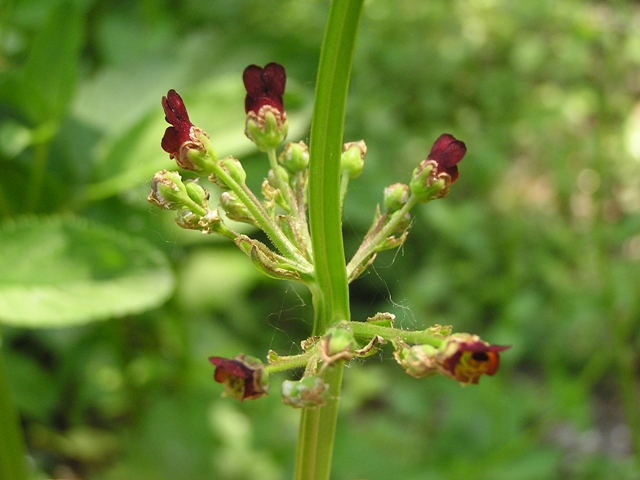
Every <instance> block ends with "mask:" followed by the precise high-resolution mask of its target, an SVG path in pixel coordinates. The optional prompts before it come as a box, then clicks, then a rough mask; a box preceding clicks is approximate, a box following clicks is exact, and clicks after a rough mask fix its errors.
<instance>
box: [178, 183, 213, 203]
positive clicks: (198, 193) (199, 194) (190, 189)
mask: <svg viewBox="0 0 640 480" xmlns="http://www.w3.org/2000/svg"><path fill="white" fill-rule="evenodd" d="M184 187H185V189H186V191H187V195H189V198H190V199H191V200H193V201H194V202H196V203H197V204H198V205H201V206H202V207H203V208H204V209H205V210H208V206H209V205H208V203H207V202H208V201H209V192H208V191H207V190H205V189H204V188H202V187H201V186H200V184H199V183H198V180H197V179H195V180H187V181H186V182H184Z"/></svg>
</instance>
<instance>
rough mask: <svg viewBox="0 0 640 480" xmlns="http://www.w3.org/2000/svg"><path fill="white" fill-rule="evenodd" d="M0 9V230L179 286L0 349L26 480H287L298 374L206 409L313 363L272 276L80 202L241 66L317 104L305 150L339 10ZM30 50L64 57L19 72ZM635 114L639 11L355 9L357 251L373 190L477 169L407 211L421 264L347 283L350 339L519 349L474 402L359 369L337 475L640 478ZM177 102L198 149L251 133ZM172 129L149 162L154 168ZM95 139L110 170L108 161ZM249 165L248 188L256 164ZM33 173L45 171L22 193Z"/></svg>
mask: <svg viewBox="0 0 640 480" xmlns="http://www.w3.org/2000/svg"><path fill="white" fill-rule="evenodd" d="M0 8H1V10H0V42H1V44H0V49H1V50H0V133H2V134H1V135H0V147H1V148H0V150H1V152H0V171H1V172H2V174H1V175H0V177H1V178H0V189H1V192H2V195H1V197H0V200H2V202H0V207H1V208H2V210H1V212H2V214H3V216H5V217H19V216H21V215H24V214H28V213H36V214H39V215H49V214H56V213H73V214H76V215H78V216H80V217H85V218H88V219H90V220H92V221H96V222H98V223H102V224H105V225H108V226H112V227H115V228H116V229H118V230H121V231H123V232H125V233H127V234H130V235H134V236H137V237H143V238H146V239H147V240H148V241H149V242H151V243H153V244H154V245H155V246H156V247H157V248H159V249H161V250H162V251H164V252H165V254H166V255H167V256H168V258H169V259H170V260H171V262H172V264H173V266H174V269H175V273H176V275H177V288H176V292H175V295H174V296H173V297H172V298H171V299H170V300H169V301H168V302H167V303H166V304H165V305H164V306H162V307H161V308H158V309H156V310H153V311H148V312H146V313H144V314H142V315H137V316H129V317H126V318H119V319H111V320H107V321H105V322H99V323H93V324H89V325H86V326H82V327H74V328H65V329H50V330H49V329H42V330H27V329H21V328H16V327H5V328H4V329H3V342H4V346H5V348H4V351H5V356H6V362H7V364H8V368H9V369H10V373H11V378H12V381H13V386H14V392H15V396H16V399H17V402H18V405H19V408H20V410H21V412H22V418H23V425H24V427H25V432H26V437H27V440H28V443H29V447H30V451H31V455H32V459H33V464H34V465H35V466H36V468H37V470H38V472H39V474H38V477H37V478H49V477H54V478H65V479H66V478H69V479H70V478H76V477H73V476H72V473H71V472H75V475H77V476H78V477H79V478H83V479H90V480H94V479H97V480H102V479H104V480H128V479H131V480H133V479H135V480H147V479H149V480H151V479H154V480H164V479H167V480H174V479H175V480H177V479H190V480H197V479H220V480H241V479H263V480H277V479H285V478H289V477H290V476H291V472H292V463H293V453H294V448H295V441H296V435H297V421H298V415H299V412H298V411H295V410H292V409H289V408H288V407H285V406H283V405H282V404H281V403H280V401H279V398H278V397H279V382H280V381H281V380H282V379H284V378H286V377H285V376H284V375H280V376H279V379H275V380H274V381H273V385H272V394H271V395H270V396H269V397H268V398H266V399H262V400H260V401H257V402H246V403H243V404H239V403H236V402H234V401H232V400H229V399H221V398H219V394H220V392H221V387H220V385H218V384H215V383H214V381H213V379H212V373H213V368H212V366H211V365H210V364H209V363H208V362H207V356H209V355H214V354H215V355H220V356H233V355H235V354H236V353H238V352H240V351H242V352H245V353H247V354H251V355H255V356H258V357H264V356H265V355H266V353H267V351H268V349H270V348H272V349H275V350H277V351H278V352H279V353H281V354H289V353H296V352H298V351H299V342H300V341H301V340H302V339H303V338H305V336H306V335H308V333H309V329H310V325H311V317H312V312H311V308H310V300H309V297H308V295H307V293H306V292H305V291H304V290H303V289H302V288H299V287H297V286H293V285H287V284H284V283H277V282H273V281H269V280H266V279H263V278H261V277H260V276H259V274H258V273H257V272H256V271H254V269H253V267H252V266H251V265H250V262H249V261H248V259H246V258H245V257H244V256H243V255H242V254H240V253H239V252H238V251H237V250H236V249H235V248H234V247H233V246H232V245H230V243H229V242H227V241H219V240H217V239H212V238H207V237H203V236H201V235H199V234H198V233H196V232H186V233H185V234H183V233H182V232H178V231H177V227H175V226H173V225H172V223H171V222H172V220H171V214H170V213H164V212H159V211H157V210H155V209H153V208H152V207H151V206H150V205H148V204H147V202H146V194H147V188H148V184H147V185H144V186H140V185H137V184H134V185H132V184H130V183H127V182H123V183H122V184H117V185H116V187H115V189H114V191H113V192H111V193H112V194H105V195H96V196H94V197H90V196H89V197H88V196H86V195H85V194H84V192H86V190H85V189H86V187H87V186H88V185H91V184H96V183H99V182H100V181H102V180H105V179H108V178H112V177H115V176H116V175H117V174H118V173H120V172H123V171H126V170H127V169H128V168H131V166H132V165H131V163H127V162H134V163H135V161H136V160H135V159H132V158H131V156H130V155H129V154H130V152H131V151H132V149H134V148H135V147H136V146H139V145H141V144H142V143H141V142H140V141H139V132H140V130H139V129H142V128H143V127H144V126H146V125H148V124H149V122H151V121H158V119H160V120H161V119H162V117H163V114H162V110H161V107H160V98H161V96H162V95H165V94H166V92H167V90H168V89H170V88H175V89H177V90H178V91H179V92H180V93H182V94H184V96H185V98H186V99H187V100H188V98H189V96H192V97H193V98H197V95H198V94H199V92H202V91H203V90H207V88H209V87H208V85H210V84H211V82H214V83H215V81H216V80H217V79H221V78H226V77H227V76H229V75H231V78H233V79H236V81H237V82H238V85H240V82H241V73H242V70H243V69H244V67H245V66H246V65H248V64H251V63H256V64H259V65H264V64H266V63H268V62H270V61H277V62H279V63H281V64H283V65H284V66H285V67H286V69H287V74H288V78H289V84H290V85H291V93H290V94H289V96H288V97H286V98H285V102H286V105H289V106H292V107H293V106H296V105H299V106H302V108H301V110H300V111H301V112H302V113H303V115H300V116H298V118H297V120H296V121H297V122H298V124H297V129H298V132H306V131H308V123H306V124H305V122H308V118H309V117H308V108H307V107H308V106H309V104H310V102H311V97H312V94H313V86H314V79H315V73H316V66H317V61H318V57H319V46H320V43H321V39H322V33H323V28H324V22H325V20H326V14H327V9H328V3H327V2H324V1H309V0H289V1H210V0H185V1H168V0H166V1H163V0H142V1H137V2H124V1H115V0H110V1H92V0H77V1H75V2H70V1H67V2H63V1H45V0H21V1H8V0H4V2H3V3H2V4H1V6H0ZM55 15H58V17H59V18H58V19H57V20H55V21H52V18H54V19H55V18H56V17H55ZM47 28H48V29H49V31H48V33H47V35H43V34H42V32H43V29H47ZM69 32H72V33H71V34H70V33H69ZM43 38H44V40H43ZM38 41H40V42H45V45H47V48H49V47H50V48H51V50H50V51H49V52H48V51H47V49H46V48H41V49H40V51H42V52H44V53H43V55H44V58H46V61H43V62H40V63H38V64H37V65H40V67H39V68H36V67H29V61H28V59H29V58H30V57H29V54H30V51H31V50H32V49H33V48H34V45H35V44H36V43H37V42H38ZM65 42H67V43H68V45H67V44H66V43H65ZM65 45H66V46H65ZM47 52H48V53H47ZM43 65H44V67H43ZM639 95H640V5H639V4H638V3H637V2H632V1H626V2H625V1H618V2H614V1H611V2H605V1H579V0H528V1H517V2H514V1H507V0H456V1H445V0H429V1H427V0H404V1H401V0H398V1H385V0H371V1H368V2H366V5H365V10H364V16H363V18H362V23H361V31H360V34H359V38H358V43H357V47H356V51H355V60H354V67H353V74H352V84H351V93H350V97H349V102H348V105H347V117H346V132H345V140H346V141H351V140H359V139H364V140H365V141H366V143H367V146H368V154H367V158H366V166H365V171H364V173H363V175H362V176H361V177H360V178H359V179H357V180H354V181H352V183H351V186H350V191H349V194H348V197H347V205H346V209H345V221H344V231H345V243H346V248H347V255H348V256H349V255H350V254H352V253H353V252H354V251H355V249H356V248H357V245H358V243H359V239H361V238H362V236H363V234H364V232H366V229H367V228H368V225H369V222H370V221H371V218H372V216H373V212H374V208H375V204H376V203H377V202H379V201H380V200H381V196H382V189H383V188H384V187H385V186H387V185H390V184H392V183H395V182H408V180H409V176H410V173H411V170H412V169H413V168H414V167H415V166H416V165H417V163H418V162H419V161H420V160H422V159H423V158H424V157H425V156H426V154H427V153H428V151H429V149H430V147H431V144H432V143H433V141H434V140H435V139H436V138H437V136H438V135H439V134H440V133H443V132H449V133H452V134H454V135H455V136H456V137H458V138H460V139H462V140H463V141H465V142H466V144H467V146H468V153H467V156H466V157H465V159H464V160H463V161H462V163H461V164H460V172H461V173H460V179H459V180H458V181H457V182H456V183H455V185H454V186H453V188H452V191H451V194H450V196H449V197H448V198H447V199H445V200H441V201H437V202H434V203H432V204H430V205H427V206H420V207H418V208H417V209H416V211H415V212H414V223H413V227H412V230H411V233H410V235H409V239H408V241H407V243H406V244H405V245H404V246H403V247H402V248H401V249H400V250H399V251H392V252H385V253H384V254H381V255H380V256H379V258H378V260H377V262H376V263H375V266H374V268H373V269H371V270H370V272H369V273H368V274H367V275H366V276H364V277H363V278H361V279H359V280H357V281H356V282H354V283H353V285H352V286H351V298H352V304H353V310H352V311H353V318H354V319H360V320H364V319H365V318H367V317H368V316H372V315H374V314H375V313H376V312H378V311H390V312H392V313H394V314H395V315H396V316H397V322H398V325H400V326H403V327H405V328H423V327H426V326H428V325H431V324H435V323H440V324H451V325H453V327H454V330H455V331H468V332H471V333H478V334H480V335H481V336H482V337H483V338H484V339H485V340H487V341H490V342H491V343H495V344H510V345H512V346H513V347H512V349H511V350H509V351H507V352H505V353H504V354H503V355H502V358H501V360H502V364H501V368H500V371H499V373H498V374H497V375H496V376H495V377H492V378H483V379H482V381H481V383H480V385H478V386H475V387H467V388H462V387H460V386H459V385H458V384H457V383H455V382H453V381H451V380H449V379H445V378H436V379H427V380H416V379H413V378H410V377H408V376H406V375H405V374H404V373H403V372H402V370H401V369H400V368H399V367H398V366H397V365H395V362H394V361H393V359H392V355H391V352H390V351H384V353H382V354H380V355H378V356H376V357H373V358H372V359H369V360H368V361H367V362H366V363H363V364H360V363H359V362H353V364H352V365H350V368H348V369H347V370H346V373H345V385H344V394H343V399H342V404H341V416H340V420H339V426H338V437H337V440H336V450H335V462H334V474H333V476H332V478H333V479H335V480H357V479H370V480H376V479H399V478H401V479H405V480H441V479H442V480H444V479H447V480H448V479H460V478H468V479H478V480H483V479H492V480H499V479H504V480H507V479H519V480H538V479H539V480H549V479H594V480H596V479H602V480H605V479H612V478H616V479H638V478H640V469H639V468H640V467H639V466H638V465H639V464H638V458H637V457H636V456H635V454H634V452H636V453H637V450H636V449H634V447H633V436H634V435H636V438H638V435H640V433H639V432H638V431H637V428H638V425H637V423H638V419H637V417H638V410H639V409H640V404H639V403H638V382H637V378H636V377H637V373H638V356H637V351H638V347H639V336H638V324H639V318H640V300H639V292H640V269H639V267H640V215H639V213H640V163H639V162H640V104H639V103H638V98H639ZM187 106H188V107H190V106H191V107H192V108H190V111H191V112H192V114H191V116H192V120H193V121H194V123H196V124H199V125H201V126H203V127H205V128H206V125H208V124H223V125H225V124H226V123H225V122H227V120H226V119H227V118H234V119H238V118H239V119H241V118H242V114H243V111H242V108H243V107H242V99H241V97H239V99H238V104H237V106H235V107H233V108H231V107H228V106H225V107H224V108H217V105H207V106H206V108H204V107H203V106H198V105H193V103H192V104H190V103H189V101H187ZM305 106H306V107H305ZM198 108H200V109H204V111H206V112H208V113H206V114H202V115H201V116H198V115H197V114H196V111H197V109H198ZM234 108H235V110H234ZM305 112H306V113H305ZM305 115H306V117H305ZM305 118H306V120H305ZM47 122H53V123H54V124H55V125H56V126H57V129H54V131H53V132H52V133H51V135H50V136H49V137H47V136H46V135H45V137H46V138H45V140H43V141H42V142H41V143H39V144H38V145H31V146H24V148H23V146H21V144H20V142H19V141H18V140H19V137H18V134H17V133H16V128H18V127H19V128H18V130H20V129H27V130H28V129H38V128H40V129H41V130H39V131H42V130H43V127H42V126H43V125H45V126H46V125H47ZM216 122H217V123H216ZM7 125H9V127H7ZM16 126H18V127H16ZM163 128H164V127H159V128H158V129H157V133H154V136H155V137H157V143H156V144H155V146H154V147H153V148H152V149H149V148H150V147H149V148H147V147H145V148H146V150H145V152H147V155H150V156H152V157H153V156H156V157H158V158H160V159H162V158H165V157H166V155H165V153H164V152H163V151H162V150H161V149H160V139H161V137H162V133H163ZM242 128H243V125H242V121H241V120H240V121H239V122H236V127H234V130H233V131H234V132H235V133H234V134H236V135H237V134H241V133H242ZM292 128H293V125H292ZM20 131H24V130H20ZM44 131H45V133H46V128H44ZM210 133H211V134H212V137H214V140H215V139H216V132H214V131H212V132H210ZM305 135H306V134H305V133H302V135H301V136H299V137H296V138H291V140H296V141H297V140H299V139H300V138H303V139H304V138H305ZM16 139H18V140H16ZM105 139H107V140H108V139H120V140H121V143H120V144H119V145H121V150H117V149H114V152H115V153H113V152H112V155H108V156H106V157H105V155H104V154H103V152H104V149H105V148H107V147H105V144H106V145H111V144H109V142H108V141H107V140H105ZM122 139H125V140H122ZM242 141H244V140H242ZM240 145H241V146H242V149H243V151H242V152H240V153H236V155H240V154H241V153H242V155H243V157H242V160H243V163H244V165H245V167H246V169H247V171H248V173H249V175H250V177H251V182H253V184H255V185H259V183H260V181H261V179H262V178H263V176H264V175H265V173H266V170H267V168H268V167H267V162H266V158H264V157H263V156H260V155H255V154H251V153H247V152H248V151H249V147H250V145H249V144H248V141H247V143H246V144H242V143H240ZM239 148H240V147H239ZM223 153H224V154H229V153H234V152H233V151H231V152H223ZM38 158H40V159H42V158H44V159H45V160H46V168H47V170H46V175H45V176H44V179H43V182H42V189H41V191H40V194H39V195H36V196H35V197H34V196H31V197H30V194H29V192H28V191H27V190H28V189H27V188H26V187H24V185H27V184H28V182H29V178H30V175H31V173H30V172H31V166H32V165H33V164H34V162H37V161H38ZM125 160H126V162H125ZM123 162H124V165H123ZM142 166H143V167H144V165H142ZM150 176H151V175H149V178H150ZM214 196H215V195H214ZM30 198H31V200H30ZM43 241H46V239H43ZM0 248H1V247H0ZM639 443H640V442H639ZM638 447H640V445H638Z"/></svg>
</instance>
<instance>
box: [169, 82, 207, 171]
mask: <svg viewBox="0 0 640 480" xmlns="http://www.w3.org/2000/svg"><path fill="white" fill-rule="evenodd" d="M162 108H163V109H164V114H165V120H166V121H167V122H168V123H170V124H171V126H170V127H167V129H166V130H165V132H164V136H163V137H162V143H161V146H162V149H163V150H164V151H165V152H167V153H168V154H169V156H170V157H171V158H174V159H175V160H176V163H177V164H178V166H179V167H181V168H184V169H185V170H191V171H194V172H197V173H199V174H200V175H209V174H210V173H211V172H212V171H213V170H212V168H213V167H214V166H215V162H216V161H217V160H218V159H217V156H216V154H215V150H214V149H213V146H212V145H211V140H210V139H209V135H208V134H207V133H206V132H205V131H204V130H202V129H201V128H198V127H196V126H195V125H193V124H192V123H191V121H190V120H189V114H188V113H187V109H186V107H185V105H184V102H183V101H182V98H181V97H180V95H178V93H177V92H176V91H175V90H169V93H168V94H167V96H166V97H162ZM211 154H212V155H213V157H214V158H212V156H211Z"/></svg>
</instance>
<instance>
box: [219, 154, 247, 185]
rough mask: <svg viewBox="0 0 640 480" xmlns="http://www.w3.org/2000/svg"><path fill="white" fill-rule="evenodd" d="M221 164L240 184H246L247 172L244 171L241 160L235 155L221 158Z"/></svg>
mask: <svg viewBox="0 0 640 480" xmlns="http://www.w3.org/2000/svg"><path fill="white" fill-rule="evenodd" d="M220 165H221V166H222V168H223V169H224V170H225V171H226V172H227V173H228V174H229V176H230V177H231V178H233V179H234V180H235V181H236V182H237V183H238V184H240V185H244V184H245V180H246V179H247V172H245V171H244V168H243V167H242V164H241V163H240V160H238V159H236V158H233V157H226V158H223V159H222V160H220Z"/></svg>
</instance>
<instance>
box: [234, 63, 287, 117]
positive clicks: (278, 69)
mask: <svg viewBox="0 0 640 480" xmlns="http://www.w3.org/2000/svg"><path fill="white" fill-rule="evenodd" d="M242 81H243V82H244V86H245V88H246V90H247V96H246V98H245V101H244V109H245V112H246V113H249V112H254V113H255V114H256V115H257V114H258V112H259V111H260V109H261V108H262V107H263V106H265V105H269V106H271V107H273V108H275V109H276V110H278V111H279V112H284V104H283V101H282V96H283V95H284V88H285V84H286V82H287V75H286V73H285V70H284V67H283V66H282V65H280V64H278V63H273V62H272V63H269V64H267V65H266V66H265V67H264V68H261V67H259V66H258V65H249V66H248V67H247V68H246V69H245V70H244V73H243V74H242Z"/></svg>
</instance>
